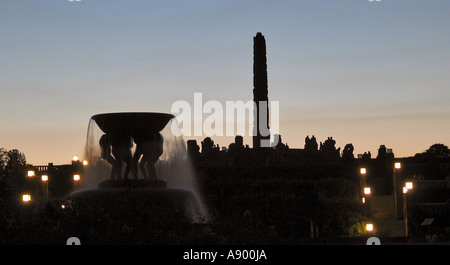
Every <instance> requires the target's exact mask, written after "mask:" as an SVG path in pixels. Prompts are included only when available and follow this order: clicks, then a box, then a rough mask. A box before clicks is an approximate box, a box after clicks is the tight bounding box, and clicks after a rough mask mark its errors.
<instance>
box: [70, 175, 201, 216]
mask: <svg viewBox="0 0 450 265" xmlns="http://www.w3.org/2000/svg"><path fill="white" fill-rule="evenodd" d="M128 185H129V186H128V187H127V186H122V188H100V189H91V190H83V191H78V192H74V193H72V194H71V196H70V198H69V200H70V201H71V205H72V207H73V209H74V210H75V211H76V212H77V213H78V214H80V215H89V216H90V217H92V215H99V216H108V217H109V218H112V219H114V220H116V221H119V220H122V221H126V222H133V220H136V219H138V218H139V219H145V220H152V222H158V223H161V222H162V223H164V222H167V221H168V220H169V219H170V220H171V221H174V220H173V219H174V218H175V219H178V221H180V222H182V221H186V222H196V219H197V218H198V217H200V216H199V213H200V207H199V205H198V200H197V198H196V196H195V194H194V193H193V192H192V191H190V190H185V189H175V188H166V187H148V185H142V184H141V183H139V184H137V183H133V184H131V183H129V184H128ZM132 185H139V186H140V188H131V187H132ZM146 186H147V187H146Z"/></svg>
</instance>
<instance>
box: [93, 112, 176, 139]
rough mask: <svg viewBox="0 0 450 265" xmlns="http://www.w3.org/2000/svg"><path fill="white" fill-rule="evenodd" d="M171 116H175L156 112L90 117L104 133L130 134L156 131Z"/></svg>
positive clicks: (162, 126) (135, 134)
mask: <svg viewBox="0 0 450 265" xmlns="http://www.w3.org/2000/svg"><path fill="white" fill-rule="evenodd" d="M173 118H175V116H174V115H172V114H168V113H156V112H120V113H104V114H97V115H94V116H92V117H91V119H92V120H94V121H95V123H96V124H97V125H98V127H99V128H100V129H101V130H102V131H103V132H105V133H109V132H114V133H118V134H122V135H131V136H139V135H148V134H153V133H158V132H160V131H162V130H163V129H164V127H165V126H166V125H167V123H168V122H169V121H170V120H171V119H173Z"/></svg>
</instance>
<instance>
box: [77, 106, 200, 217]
mask: <svg viewBox="0 0 450 265" xmlns="http://www.w3.org/2000/svg"><path fill="white" fill-rule="evenodd" d="M180 135H181V134H180V129H179V127H178V122H177V120H176V118H175V117H174V116H173V115H172V114H166V113H143V112H126V113H105V114H97V115H94V116H92V117H91V119H90V121H89V126H88V132H87V138H86V149H85V158H86V159H87V160H88V161H89V166H88V167H87V168H86V170H85V172H84V174H83V178H82V181H81V183H80V186H79V188H78V190H76V191H74V192H73V193H72V194H71V196H70V201H71V203H72V204H73V205H76V207H77V209H78V211H83V209H88V208H89V209H92V208H93V207H94V208H95V207H96V208H98V209H101V211H102V213H104V214H109V215H110V216H116V217H118V216H122V217H123V216H128V215H130V213H131V212H134V213H136V212H139V216H141V217H142V216H147V217H148V216H151V217H152V218H154V219H158V218H159V219H164V218H173V216H174V213H176V214H179V215H177V216H183V217H188V218H189V220H190V221H191V222H202V221H205V220H207V219H208V218H207V216H208V215H207V211H206V209H205V207H204V205H203V203H202V201H201V199H200V196H199V194H200V193H199V190H198V188H197V185H196V181H195V177H194V172H193V171H192V168H191V163H190V161H189V157H188V155H187V152H186V145H185V142H184V140H183V139H182V137H181V136H180Z"/></svg>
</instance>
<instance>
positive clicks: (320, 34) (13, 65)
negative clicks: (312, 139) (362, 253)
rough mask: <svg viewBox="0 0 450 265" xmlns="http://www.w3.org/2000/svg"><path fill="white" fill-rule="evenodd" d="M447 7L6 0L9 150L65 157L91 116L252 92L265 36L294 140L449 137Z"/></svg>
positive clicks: (1, 23) (0, 53) (39, 157)
mask: <svg viewBox="0 0 450 265" xmlns="http://www.w3.org/2000/svg"><path fill="white" fill-rule="evenodd" d="M449 13H450V2H449V1H439V0H433V1H425V0H424V1H411V0H408V1H406V0H395V1H394V0H382V1H381V2H369V1H364V0H342V1H331V0H329V1H324V0H315V1H312V0H311V1H298V0H296V1H256V0H254V1H246V0H244V1H242V0H240V1H210V0H209V1H197V0H191V1H167V0H164V1H143V0H142V1H137V0H135V1H133V0H131V1H125V0H112V1H111V0H82V1H80V2H69V1H65V0H46V1H43V0H33V1H31V0H20V1H12V0H4V1H2V2H1V3H0V91H1V92H0V106H1V108H2V110H3V111H2V115H0V147H4V148H7V149H13V148H17V149H19V150H20V151H22V152H24V153H25V155H26V156H27V159H28V161H29V162H30V163H33V164H46V163H48V162H54V163H56V164H58V163H66V162H68V161H70V159H71V157H72V155H73V154H82V152H83V147H84V143H85V139H86V130H87V126H88V122H89V118H90V117H91V116H92V115H94V114H97V113H103V112H119V111H157V112H170V109H171V105H172V104H173V102H175V101H177V100H185V101H188V102H192V103H193V98H194V93H196V92H201V93H203V99H204V101H207V100H217V101H219V102H223V103H224V104H225V101H227V100H243V101H248V100H251V99H252V64H253V62H252V59H253V50H252V49H253V36H255V35H256V33H257V32H262V34H263V35H264V36H265V38H266V43H267V53H268V54H267V60H268V79H269V99H270V100H276V101H279V103H280V116H281V117H280V133H281V135H282V138H283V142H287V143H288V144H289V146H290V147H292V148H303V145H304V138H305V136H306V135H313V134H314V135H315V136H316V138H318V140H319V141H324V140H326V139H327V137H329V136H332V137H333V138H334V139H336V145H337V147H342V148H343V147H344V145H345V144H347V143H353V145H354V146H355V154H357V153H363V152H365V151H371V152H372V153H373V154H376V150H377V149H378V147H379V145H381V144H385V145H386V146H387V147H388V148H392V149H393V151H394V153H395V155H396V156H410V155H414V154H415V153H417V152H422V151H424V150H426V149H427V148H428V147H429V146H430V145H432V144H434V143H443V144H446V145H449V144H450V125H449V118H450V107H449V103H450V89H449V84H450V82H449V81H450V67H449V62H450V27H449V25H450V17H449V16H448V14H449ZM202 138H203V137H198V138H196V139H197V140H201V139H202ZM185 140H187V139H185ZM213 140H215V142H216V143H219V144H220V145H221V146H226V145H228V144H229V143H230V141H232V140H233V139H232V138H226V137H213ZM244 141H245V143H246V144H250V145H251V141H250V139H248V138H244Z"/></svg>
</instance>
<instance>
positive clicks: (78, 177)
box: [73, 174, 81, 181]
mask: <svg viewBox="0 0 450 265" xmlns="http://www.w3.org/2000/svg"><path fill="white" fill-rule="evenodd" d="M80 179H81V177H80V175H78V174H75V175H73V180H74V181H80Z"/></svg>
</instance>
